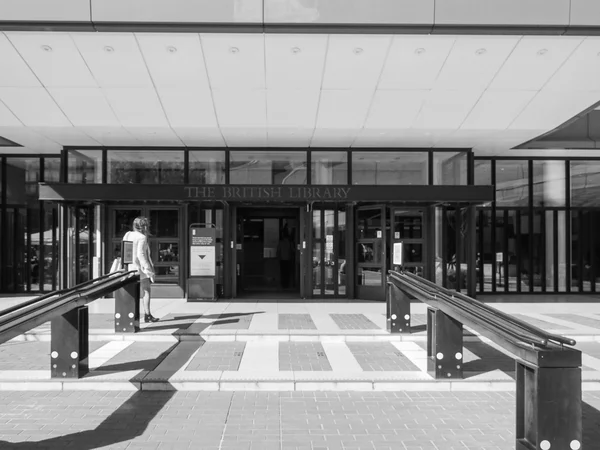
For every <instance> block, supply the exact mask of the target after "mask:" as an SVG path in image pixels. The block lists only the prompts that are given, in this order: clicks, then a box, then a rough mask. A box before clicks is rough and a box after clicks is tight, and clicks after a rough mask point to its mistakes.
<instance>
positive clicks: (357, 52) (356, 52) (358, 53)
mask: <svg viewBox="0 0 600 450" xmlns="http://www.w3.org/2000/svg"><path fill="white" fill-rule="evenodd" d="M362 52H363V49H362V48H360V47H356V48H355V49H354V53H355V54H356V55H360V54H361V53H362Z"/></svg>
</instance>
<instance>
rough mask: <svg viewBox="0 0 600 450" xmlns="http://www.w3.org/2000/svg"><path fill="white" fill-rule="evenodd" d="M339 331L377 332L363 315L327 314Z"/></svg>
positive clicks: (376, 327) (375, 327)
mask: <svg viewBox="0 0 600 450" xmlns="http://www.w3.org/2000/svg"><path fill="white" fill-rule="evenodd" d="M329 316H330V317H331V319H332V320H333V321H334V322H335V323H336V325H337V326H338V327H339V328H340V330H379V329H380V328H379V327H378V326H377V325H375V324H374V323H373V322H371V321H370V320H369V319H367V317H366V316H365V315H364V314H329Z"/></svg>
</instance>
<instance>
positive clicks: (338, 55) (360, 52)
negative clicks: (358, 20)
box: [323, 34, 392, 89]
mask: <svg viewBox="0 0 600 450" xmlns="http://www.w3.org/2000/svg"><path fill="white" fill-rule="evenodd" d="M391 42H392V38H391V36H369V35H364V34H358V35H332V36H330V37H329V47H328V50H327V58H326V60H325V74H324V75H323V89H370V88H375V86H376V85H377V82H378V80H379V76H380V75H381V70H382V68H383V63H384V61H385V58H386V55H387V52H388V49H389V47H390V45H391Z"/></svg>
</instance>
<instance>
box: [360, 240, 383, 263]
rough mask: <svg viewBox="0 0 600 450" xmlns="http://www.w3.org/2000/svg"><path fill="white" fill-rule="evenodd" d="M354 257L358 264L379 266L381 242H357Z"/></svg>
mask: <svg viewBox="0 0 600 450" xmlns="http://www.w3.org/2000/svg"><path fill="white" fill-rule="evenodd" d="M356 255H357V257H358V262H359V263H370V264H380V263H381V241H374V242H358V243H357V244H356Z"/></svg>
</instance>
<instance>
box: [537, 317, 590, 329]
mask: <svg viewBox="0 0 600 450" xmlns="http://www.w3.org/2000/svg"><path fill="white" fill-rule="evenodd" d="M544 315H545V316H548V317H554V318H556V319H560V320H567V321H569V322H573V323H576V324H579V325H585V326H586V327H591V328H600V319H592V318H591V317H585V316H580V315H579V314H544ZM556 327H560V328H562V326H561V325H556Z"/></svg>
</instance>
